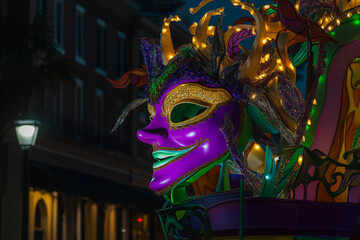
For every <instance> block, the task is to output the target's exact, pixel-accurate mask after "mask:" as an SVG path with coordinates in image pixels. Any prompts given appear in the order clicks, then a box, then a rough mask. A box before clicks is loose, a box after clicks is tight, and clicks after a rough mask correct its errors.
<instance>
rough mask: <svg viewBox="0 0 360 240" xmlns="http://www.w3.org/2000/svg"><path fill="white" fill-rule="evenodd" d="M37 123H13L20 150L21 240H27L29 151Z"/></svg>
mask: <svg viewBox="0 0 360 240" xmlns="http://www.w3.org/2000/svg"><path fill="white" fill-rule="evenodd" d="M38 130H39V122H38V121H36V120H35V119H32V118H30V117H23V118H22V119H19V120H16V121H15V132H16V136H17V139H18V141H19V145H20V147H21V150H22V202H21V205H22V208H21V212H22V214H21V239H22V240H27V239H28V232H29V226H28V225H29V222H28V220H29V176H30V174H29V151H30V149H31V147H33V146H34V145H35V142H36V138H37V133H38Z"/></svg>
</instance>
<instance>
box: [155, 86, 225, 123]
mask: <svg viewBox="0 0 360 240" xmlns="http://www.w3.org/2000/svg"><path fill="white" fill-rule="evenodd" d="M231 99H232V97H231V95H230V93H228V92H227V91H226V90H224V89H222V88H208V87H204V86H202V85H200V84H196V83H184V84H181V85H179V86H177V87H175V88H174V89H172V90H171V91H170V92H169V93H168V94H167V95H166V96H165V99H164V101H163V104H162V112H163V114H164V115H165V116H167V115H168V114H169V113H170V112H171V110H172V109H173V108H174V106H175V105H176V104H178V103H181V102H190V103H199V102H201V103H202V104H201V105H208V106H211V105H215V104H220V103H224V102H227V101H229V100H231Z"/></svg>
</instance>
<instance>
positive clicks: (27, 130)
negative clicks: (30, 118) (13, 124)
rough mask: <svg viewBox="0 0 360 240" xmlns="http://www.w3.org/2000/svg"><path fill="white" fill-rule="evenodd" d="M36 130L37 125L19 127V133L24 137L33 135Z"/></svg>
mask: <svg viewBox="0 0 360 240" xmlns="http://www.w3.org/2000/svg"><path fill="white" fill-rule="evenodd" d="M34 132H35V127H34V126H31V125H24V126H21V127H19V133H20V135H21V136H23V137H31V136H32V135H33V134H34Z"/></svg>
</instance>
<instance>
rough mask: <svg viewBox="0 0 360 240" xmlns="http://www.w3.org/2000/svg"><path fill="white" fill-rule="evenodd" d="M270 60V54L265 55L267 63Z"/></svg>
mask: <svg viewBox="0 0 360 240" xmlns="http://www.w3.org/2000/svg"><path fill="white" fill-rule="evenodd" d="M269 59H270V53H268V54H266V55H265V61H269Z"/></svg>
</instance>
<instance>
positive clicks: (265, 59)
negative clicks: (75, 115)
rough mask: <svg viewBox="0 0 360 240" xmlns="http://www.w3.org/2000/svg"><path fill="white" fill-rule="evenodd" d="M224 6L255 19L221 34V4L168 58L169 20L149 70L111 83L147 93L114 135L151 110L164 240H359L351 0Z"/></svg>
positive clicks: (356, 7) (154, 184) (149, 56)
mask: <svg viewBox="0 0 360 240" xmlns="http://www.w3.org/2000/svg"><path fill="white" fill-rule="evenodd" d="M208 2H211V0H204V1H202V2H201V3H200V4H199V5H198V6H197V7H195V8H191V9H190V13H191V14H196V12H197V11H198V10H200V9H201V8H202V7H203V6H205V5H206V4H207V3H208ZM231 2H232V3H233V5H234V6H236V7H238V11H247V12H249V13H250V14H251V17H242V18H239V19H238V20H236V21H235V22H234V23H233V24H232V25H231V26H228V27H223V26H222V18H223V16H224V12H225V9H224V8H223V7H221V6H220V7H219V8H217V9H214V10H211V11H209V12H207V13H206V14H205V15H204V16H202V17H201V18H200V20H199V22H197V23H194V24H193V25H192V26H190V28H189V30H190V33H191V34H192V35H193V37H192V42H190V43H188V44H185V45H182V46H181V47H179V48H178V49H177V50H175V49H174V47H173V44H172V39H171V33H170V24H171V22H174V21H180V18H179V17H178V16H170V17H169V18H166V19H164V24H163V26H162V31H161V37H160V39H142V43H141V49H142V53H143V56H144V60H145V66H144V67H143V68H139V69H135V70H133V71H130V72H128V73H126V74H125V75H124V76H123V77H122V78H121V79H120V80H118V81H112V80H110V79H108V81H109V82H110V83H111V84H112V85H113V87H116V88H122V87H125V86H127V85H128V84H129V83H131V82H132V83H133V84H134V85H136V86H143V85H147V86H146V90H145V92H146V98H143V99H136V100H134V101H132V102H131V103H130V104H129V105H128V106H127V107H126V108H125V109H124V112H123V113H122V114H121V116H120V117H119V119H118V121H117V123H116V125H115V126H114V129H113V131H115V130H116V128H118V127H119V125H120V124H121V123H122V122H123V121H124V119H125V118H126V115H127V114H128V113H129V112H130V111H131V110H132V109H134V108H136V107H138V106H139V105H141V104H144V103H146V104H147V105H148V110H149V113H150V118H151V122H150V124H149V125H148V126H147V127H145V128H143V129H141V130H139V131H138V138H139V140H140V141H142V142H145V143H148V144H150V145H152V147H153V157H154V158H155V163H154V165H153V178H152V180H151V182H150V188H151V189H152V190H153V191H154V192H156V193H157V194H159V195H162V196H163V197H164V198H165V199H166V201H167V202H166V204H165V205H164V206H163V208H162V209H160V210H158V215H159V218H160V220H161V223H162V226H163V230H164V234H165V236H166V238H167V239H239V237H240V239H242V238H245V239H246V238H249V237H251V239H278V238H279V237H280V236H281V237H282V238H281V239H330V238H331V239H348V238H352V239H360V237H359V235H357V234H359V232H360V226H359V222H360V204H359V203H360V160H359V158H360V127H359V126H360V109H359V102H360V1H356V0H319V1H310V0H297V1H289V0H280V1H274V4H270V5H264V6H262V7H259V8H256V7H255V6H254V5H253V4H252V3H247V2H241V1H240V0H231ZM218 4H221V1H218ZM216 16H217V18H218V21H217V24H216V25H215V26H210V25H209V22H210V19H211V18H215V17H216ZM246 39H252V46H251V47H250V48H246V47H245V46H244V45H243V42H244V41H245V40H246ZM255 236H258V238H256V237H255ZM249 239H250V238H249Z"/></svg>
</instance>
